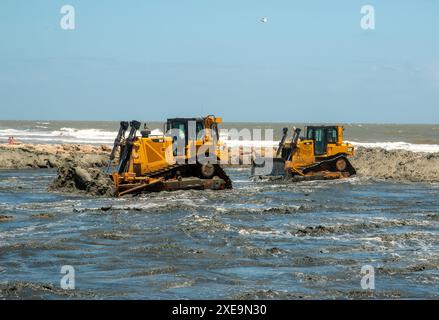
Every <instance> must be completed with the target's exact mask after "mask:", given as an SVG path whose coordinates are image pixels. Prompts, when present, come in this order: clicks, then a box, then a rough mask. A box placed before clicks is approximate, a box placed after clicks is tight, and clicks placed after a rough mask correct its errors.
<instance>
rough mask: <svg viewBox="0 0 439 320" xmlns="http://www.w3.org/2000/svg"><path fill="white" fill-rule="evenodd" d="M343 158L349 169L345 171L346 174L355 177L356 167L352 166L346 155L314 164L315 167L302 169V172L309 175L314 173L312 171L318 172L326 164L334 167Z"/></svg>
mask: <svg viewBox="0 0 439 320" xmlns="http://www.w3.org/2000/svg"><path fill="white" fill-rule="evenodd" d="M341 158H343V159H344V160H345V161H346V164H347V167H346V169H345V170H344V172H348V173H349V175H354V174H355V173H356V170H355V169H354V167H353V166H352V164H351V163H350V162H349V160H348V159H347V158H346V156H345V155H344V154H340V155H337V156H335V157H333V158H330V159H327V160H322V161H319V162H318V163H316V164H313V165H311V166H308V167H304V168H301V169H302V172H303V173H304V174H307V173H309V172H312V171H314V170H316V169H319V168H321V167H322V166H324V165H325V164H331V165H333V164H335V162H336V161H337V160H338V159H341Z"/></svg>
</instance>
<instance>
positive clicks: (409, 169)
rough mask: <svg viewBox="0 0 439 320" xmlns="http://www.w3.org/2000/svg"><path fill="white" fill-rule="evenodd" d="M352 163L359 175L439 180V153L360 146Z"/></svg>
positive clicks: (397, 178) (419, 180)
mask: <svg viewBox="0 0 439 320" xmlns="http://www.w3.org/2000/svg"><path fill="white" fill-rule="evenodd" d="M351 163H352V165H353V166H354V167H355V168H356V169H357V175H358V176H359V177H370V178H378V179H392V180H405V181H412V182H439V153H419V152H411V151H405V150H390V151H389V150H385V149H381V148H361V147H360V148H358V149H357V150H356V154H355V156H354V157H352V158H351Z"/></svg>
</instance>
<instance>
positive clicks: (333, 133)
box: [326, 128, 337, 143]
mask: <svg viewBox="0 0 439 320" xmlns="http://www.w3.org/2000/svg"><path fill="white" fill-rule="evenodd" d="M326 137H327V139H328V143H337V129H336V128H328V130H327V132H326Z"/></svg>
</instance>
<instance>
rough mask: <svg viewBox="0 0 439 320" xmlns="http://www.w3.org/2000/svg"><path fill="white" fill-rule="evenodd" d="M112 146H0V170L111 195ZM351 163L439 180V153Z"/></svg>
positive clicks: (385, 155)
mask: <svg viewBox="0 0 439 320" xmlns="http://www.w3.org/2000/svg"><path fill="white" fill-rule="evenodd" d="M110 151H111V150H110V148H109V147H107V146H90V145H76V144H75V145H73V144H63V145H53V144H51V145H38V144H21V145H6V144H3V145H0V169H29V168H57V171H58V177H57V178H56V179H55V181H54V182H53V183H52V185H51V186H50V188H49V189H50V190H51V191H60V192H74V191H78V190H79V191H83V192H85V193H88V194H92V195H105V196H109V195H111V194H112V192H113V190H112V187H111V183H109V181H110V180H109V178H108V177H107V175H106V174H105V173H103V172H102V170H101V169H102V168H103V167H105V166H106V165H107V163H108V156H109V153H110ZM350 160H351V162H352V164H353V166H354V167H355V168H356V169H357V176H358V177H361V178H372V179H386V180H397V181H410V182H439V153H420V152H416V153H415V152H411V151H405V150H390V151H389V150H385V149H381V148H363V147H360V148H357V150H356V154H355V156H354V157H352V158H351V159H350Z"/></svg>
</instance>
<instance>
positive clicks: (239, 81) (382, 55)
mask: <svg viewBox="0 0 439 320" xmlns="http://www.w3.org/2000/svg"><path fill="white" fill-rule="evenodd" d="M65 4H70V5H73V6H74V7H75V10H76V29H75V30H73V31H66V30H62V29H61V28H60V24H59V22H60V19H61V17H62V15H61V14H60V8H61V7H62V6H63V5H65ZM365 4H371V5H373V6H374V7H375V10H376V29H375V30H368V31H365V30H363V29H361V28H360V19H361V17H362V15H361V13H360V8H361V6H362V5H365ZM438 16H439V1H436V0H420V1H414V0H386V1H378V0H374V1H369V0H364V1H357V0H338V1H327V0H307V1H305V0H302V1H292V0H282V1H280V0H279V1H276V0H271V1H268V0H263V1H262V0H241V1H239V0H173V1H171V0H148V1H142V0H125V1H110V0H105V1H104V0H93V1H89V0H87V1H85V0H82V1H78V0H76V1H73V0H63V1H57V0H52V1H48V0H2V1H1V2H0V110H1V113H2V115H1V116H0V119H50V120H56V119H58V120H64V119H65V120H119V119H132V118H139V119H150V120H163V119H165V118H166V117H174V116H193V115H204V114H212V113H213V114H215V115H217V116H222V117H223V119H224V120H225V121H294V122H378V123H389V122H390V123H438V122H439V121H438V119H439V38H438V35H439V19H438V18H437V17H438ZM262 17H267V18H268V22H267V23H261V22H260V19H261V18H262Z"/></svg>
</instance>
